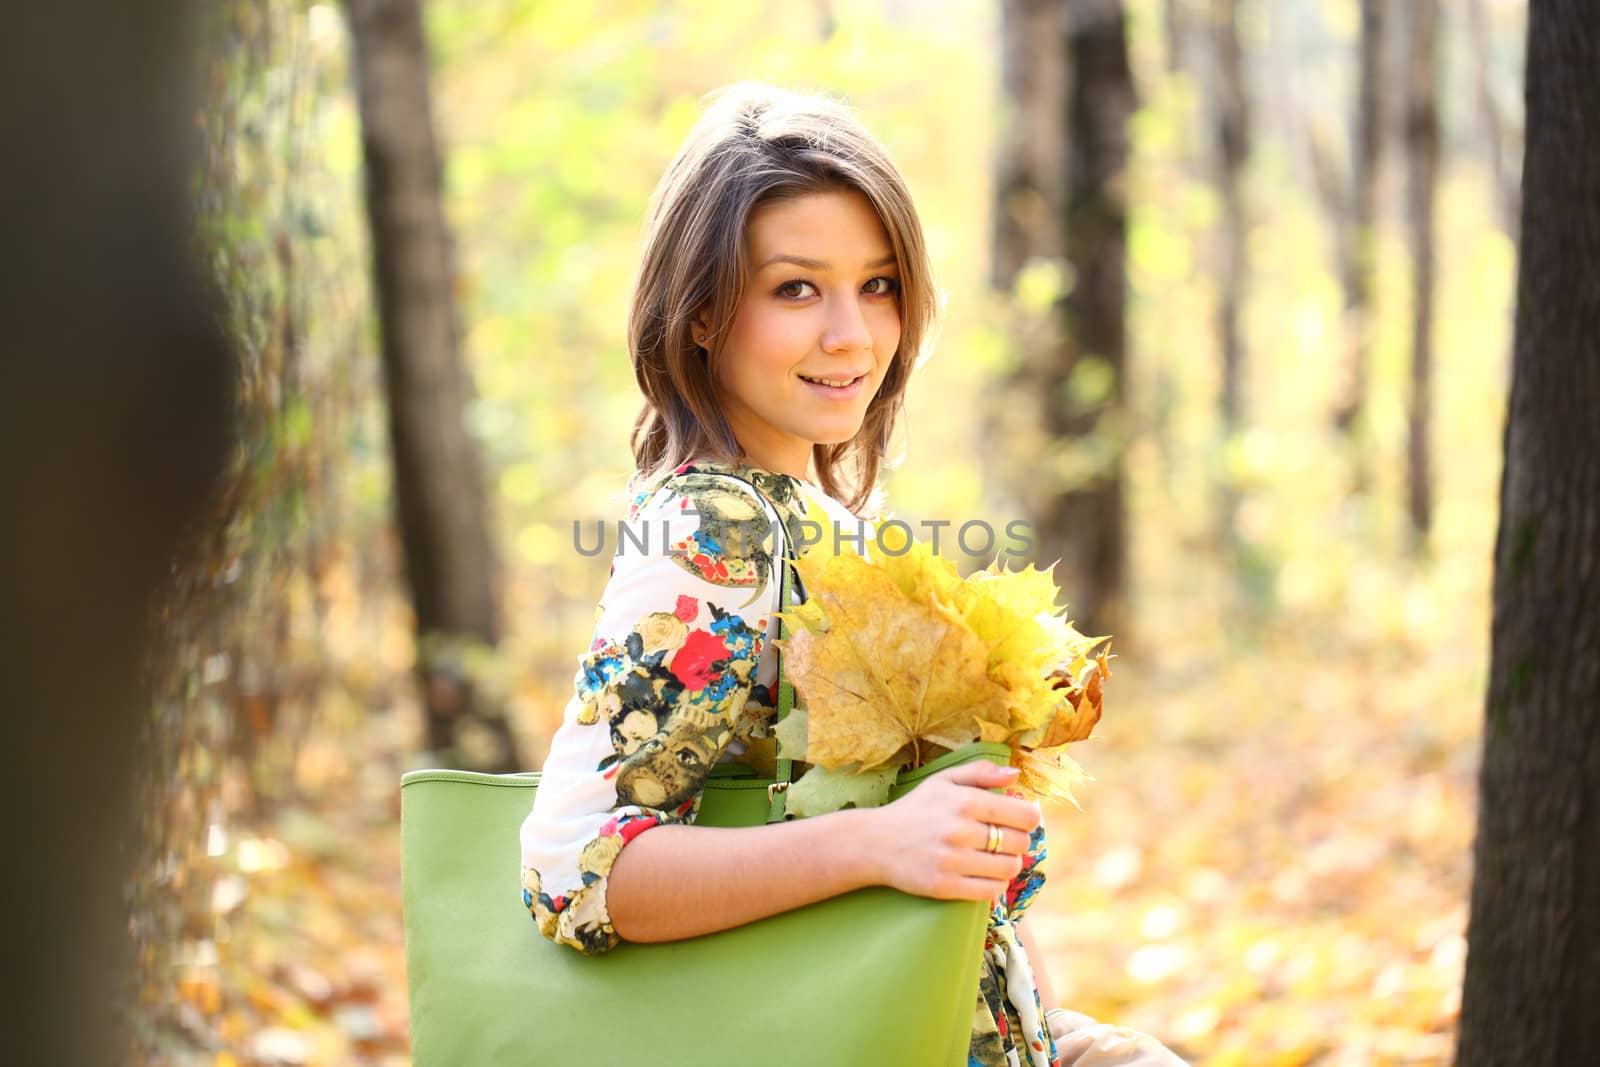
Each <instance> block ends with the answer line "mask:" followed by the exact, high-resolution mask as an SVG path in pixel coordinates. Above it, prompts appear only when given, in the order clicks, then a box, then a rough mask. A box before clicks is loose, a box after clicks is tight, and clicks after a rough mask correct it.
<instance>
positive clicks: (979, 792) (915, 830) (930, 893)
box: [863, 760, 1039, 901]
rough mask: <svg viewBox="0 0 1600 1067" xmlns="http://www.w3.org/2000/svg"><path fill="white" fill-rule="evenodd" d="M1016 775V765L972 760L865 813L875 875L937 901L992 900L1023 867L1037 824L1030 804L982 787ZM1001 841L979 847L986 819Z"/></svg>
mask: <svg viewBox="0 0 1600 1067" xmlns="http://www.w3.org/2000/svg"><path fill="white" fill-rule="evenodd" d="M1016 780H1017V770H1016V768H1015V767H1002V766H1000V765H998V764H995V763H991V762H989V761H988V760H974V761H973V762H971V763H964V764H962V765H961V766H959V767H952V768H950V769H949V770H946V771H940V772H939V773H938V774H935V775H932V776H930V777H929V778H928V779H927V781H924V782H922V783H921V784H919V785H918V786H917V787H916V788H915V789H913V790H912V791H911V792H909V793H907V794H906V795H905V796H903V797H901V798H900V799H899V800H896V801H894V802H893V803H892V804H886V805H884V806H883V807H881V808H869V809H865V810H864V812H863V813H864V814H867V815H869V816H870V818H871V820H872V821H871V823H870V826H871V830H870V833H869V835H868V840H867V841H866V842H865V843H866V845H867V847H868V849H869V855H870V857H871V859H872V862H873V864H874V871H875V875H876V877H875V879H874V880H875V881H877V882H879V883H881V884H883V885H890V886H893V887H895V888H896V889H899V890H901V891H902V892H906V893H912V894H915V895H917V896H922V897H934V898H937V899H940V900H989V901H992V900H995V899H996V898H998V897H999V896H1000V895H1001V894H1002V893H1004V892H1005V891H1006V888H1007V887H1008V886H1009V885H1010V883H1011V879H1013V878H1015V877H1016V875H1017V872H1018V871H1020V870H1021V869H1022V856H1023V854H1024V853H1025V852H1027V850H1028V836H1029V835H1030V834H1031V833H1032V832H1033V829H1034V827H1036V826H1038V825H1039V808H1038V806H1037V805H1036V804H1033V803H1030V802H1029V801H1026V800H1019V799H1017V798H1016V797H1008V796H1004V795H1001V794H997V793H990V792H988V790H990V789H996V788H1000V787H1004V786H1008V785H1010V784H1012V783H1013V782H1015V781H1016ZM990 824H993V825H995V826H998V827H1000V831H1001V838H1000V848H999V851H997V852H992V853H991V852H987V851H985V846H986V845H987V844H988V843H989V826H990Z"/></svg>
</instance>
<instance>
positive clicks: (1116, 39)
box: [1037, 0, 1136, 633]
mask: <svg viewBox="0 0 1600 1067" xmlns="http://www.w3.org/2000/svg"><path fill="white" fill-rule="evenodd" d="M1067 11H1068V27H1067V29H1068V39H1067V47H1068V56H1069V58H1068V68H1069V71H1070V85H1071V101H1070V106H1069V110H1068V113H1067V196H1066V205H1065V216H1064V222H1063V227H1062V228H1063V230H1064V233H1065V247H1066V254H1067V262H1068V263H1069V264H1070V266H1071V268H1072V275H1073V278H1074V284H1073V287H1072V289H1071V290H1070V291H1069V292H1068V293H1067V296H1066V300H1065V303H1064V306H1063V326H1064V329H1063V331H1062V332H1063V336H1064V341H1063V343H1062V344H1060V345H1058V346H1056V347H1055V348H1054V349H1053V350H1052V351H1051V352H1050V353H1048V356H1049V359H1050V362H1049V363H1048V364H1047V365H1046V366H1045V367H1044V368H1043V369H1044V374H1045V381H1046V385H1045V388H1044V390H1043V391H1042V393H1041V395H1042V396H1043V397H1044V398H1045V401H1044V402H1045V430H1046V433H1047V434H1049V436H1050V438H1051V439H1052V440H1053V441H1054V442H1056V443H1057V447H1058V448H1061V447H1063V446H1064V447H1065V448H1066V449H1068V450H1072V451H1069V452H1068V453H1067V454H1075V455H1076V456H1078V457H1086V458H1085V459H1083V460H1082V461H1081V462H1080V463H1079V464H1077V466H1078V473H1077V475H1076V476H1075V477H1074V478H1073V480H1072V481H1071V482H1069V483H1068V484H1065V485H1062V486H1059V487H1058V488H1057V491H1056V492H1054V493H1053V494H1052V495H1051V496H1050V497H1049V498H1048V499H1047V500H1046V501H1045V502H1044V504H1043V506H1042V508H1041V509H1040V514H1039V520H1038V524H1037V535H1038V540H1039V542H1040V544H1041V547H1042V549H1043V552H1042V558H1044V559H1047V560H1049V559H1054V558H1056V557H1059V558H1060V559H1061V560H1062V561H1063V565H1064V571H1065V573H1064V578H1065V582H1066V584H1065V588H1066V589H1067V596H1068V600H1069V602H1071V601H1073V600H1075V601H1076V603H1075V610H1074V612H1073V614H1074V616H1075V618H1077V619H1078V620H1079V622H1080V624H1081V625H1082V627H1083V628H1084V631H1085V632H1086V633H1087V632H1093V633H1119V632H1122V631H1123V630H1124V628H1125V624H1126V622H1127V618H1126V608H1125V598H1126V590H1127V579H1128V555H1127V528H1126V527H1127V519H1126V503H1125V500H1124V491H1123V475H1122V456H1123V452H1124V450H1125V445H1126V436H1127V432H1128V430H1127V416H1126V413H1125V409H1124V388H1125V385H1124V383H1125V378H1126V360H1127V328H1126V308H1127V245H1128V207H1127V186H1126V172H1127V165H1128V120H1129V118H1130V117H1131V116H1132V114H1133V111H1134V107H1135V104H1136V100H1135V95H1134V87H1133V76H1132V71H1131V70H1130V68H1129V64H1128V40H1127V25H1126V23H1127V20H1126V15H1125V13H1124V11H1123V7H1122V4H1121V2H1120V0H1075V2H1074V3H1071V4H1069V5H1067Z"/></svg>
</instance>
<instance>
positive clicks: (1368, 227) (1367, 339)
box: [1333, 0, 1387, 484]
mask: <svg viewBox="0 0 1600 1067" xmlns="http://www.w3.org/2000/svg"><path fill="white" fill-rule="evenodd" d="M1386 5H1387V0H1361V58H1360V67H1359V71H1358V74H1357V88H1356V122H1355V145H1354V151H1353V153H1352V166H1351V172H1350V189H1349V203H1350V208H1349V210H1350V215H1349V222H1348V232H1347V235H1346V237H1345V239H1344V241H1343V242H1341V243H1342V245H1343V247H1344V249H1345V255H1344V262H1343V263H1342V264H1341V265H1340V269H1341V273H1342V274H1343V275H1344V279H1343V280H1344V317H1345V334H1346V337H1347V341H1346V346H1345V364H1344V366H1343V367H1342V368H1340V372H1341V378H1340V382H1339V391H1338V396H1337V398H1336V400H1335V404H1334V416H1333V417H1334V423H1335V424H1336V425H1337V426H1338V427H1339V428H1340V429H1341V430H1344V431H1345V432H1346V433H1353V431H1354V429H1355V425H1356V421H1357V420H1358V419H1359V418H1360V417H1361V412H1362V409H1363V408H1364V407H1365V405H1366V401H1367V376H1368V375H1367V367H1368V363H1369V362H1370V360H1369V353H1370V351H1371V347H1372V322H1373V314H1372V272H1373V256H1374V249H1375V246H1376V240H1375V237H1376V234H1375V232H1374V231H1375V229H1376V226H1377V216H1378V168H1379V166H1380V165H1381V162H1382V156H1383V122H1384V116H1383V49H1384V37H1385V31H1386V24H1385V23H1386V18H1387V12H1386V10H1385V8H1386ZM1358 447H1359V445H1358ZM1357 466H1358V472H1357V483H1358V484H1364V483H1365V481H1366V476H1365V457H1362V456H1358V457H1357Z"/></svg>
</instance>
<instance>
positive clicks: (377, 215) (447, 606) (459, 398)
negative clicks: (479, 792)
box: [348, 0, 517, 771]
mask: <svg viewBox="0 0 1600 1067" xmlns="http://www.w3.org/2000/svg"><path fill="white" fill-rule="evenodd" d="M348 7H349V11H350V24H351V33H352V37H353V40H354V45H355V70H356V88H357V93H358V97H359V102H360V108H361V129H362V143H363V147H364V149H365V155H366V175H367V215H368V219H369V221H370V224H371V229H372V253H373V271H374V277H375V283H376V290H377V300H378V312H379V320H380V322H381V324H382V332H383V367H384V381H385V385H386V387H387V390H388V395H389V433H390V442H391V445H392V447H393V452H394V480H395V500H396V504H397V510H398V513H399V526H400V537H401V541H402V543H403V545H404V547H405V557H406V573H407V576H408V578H409V580H410V585H411V596H412V601H413V604H414V606H415V610H416V626H417V638H418V641H417V649H418V653H417V672H418V676H419V680H420V682H421V684H422V691H423V695H424V700H425V702H426V705H427V718H428V747H429V749H430V750H431V751H430V755H431V756H432V758H434V759H436V760H439V761H440V762H443V763H447V764H450V765H453V766H459V767H471V768H476V769H482V770H494V771H506V770H513V769H515V767H516V764H517V757H516V751H515V746H514V744H513V741H512V735H511V731H510V728H509V725H508V724H507V721H506V718H505V713H504V709H503V708H501V707H499V706H497V705H496V703H495V702H494V700H493V699H492V698H491V696H490V694H489V693H488V692H486V691H485V689H484V687H483V686H481V685H477V684H475V682H474V678H473V673H474V672H473V670H472V666H471V665H472V664H474V663H476V662H479V659H480V658H479V656H478V655H476V654H475V652H474V650H479V651H481V650H482V649H483V648H484V646H488V647H489V648H492V647H493V646H494V645H495V644H496V642H497V641H498V640H499V620H498V615H497V605H496V603H495V596H494V573H495V569H496V566H495V560H494V555H493V547H492V543H491V540H490V535H489V525H488V503H487V499H486V496H485V492H484V485H483V473H482V468H481V461H480V458H479V455H478V451H477V446H476V445H475V443H474V442H473V440H472V438H471V437H470V436H469V435H468V433H467V430H466V427H465V425H464V423H463V414H464V411H465V405H466V401H467V399H468V397H469V395H470V392H471V383H470V381H469V380H468V377H467V373H466V370H465V368H464V367H463V366H462V363H461V358H460V354H459V351H458V347H459V341H458V333H459V331H458V328H457V320H456V308H455V302H454V298H453V293H452V284H453V281H454V270H453V263H452V259H453V253H452V250H451V246H450V234H449V230H448V228H447V226H446V223H445V218H444V210H443V206H442V204H441V197H440V162H439V153H438V149H437V147H436V146H435V142H434V133H433V117H432V114H433V113H432V104H431V100H430V96H429V89H428V58H427V49H426V46H425V44H424V38H423V30H422V16H421V11H420V10H419V6H418V0H349V3H348Z"/></svg>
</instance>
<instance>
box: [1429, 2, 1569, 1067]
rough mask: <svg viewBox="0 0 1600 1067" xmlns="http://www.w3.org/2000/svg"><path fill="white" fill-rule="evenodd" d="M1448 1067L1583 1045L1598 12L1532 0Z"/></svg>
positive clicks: (1564, 1052)
mask: <svg viewBox="0 0 1600 1067" xmlns="http://www.w3.org/2000/svg"><path fill="white" fill-rule="evenodd" d="M1528 30H1529V33H1528V65H1527V72H1528V73H1527V104H1528V106H1527V155H1526V158H1525V162H1524V170H1523V174H1524V179H1523V204H1524V210H1523V215H1522V225H1521V232H1522V250H1521V260H1520V265H1519V268H1518V271H1519V278H1518V287H1517V294H1518V295H1517V316H1516V340H1515V351H1514V355H1513V361H1512V380H1511V401H1510V406H1509V412H1508V417H1507V422H1506V435H1505V474H1504V480H1503V482H1502V484H1501V489H1500V532H1499V536H1498V538H1497V540H1496V544H1495V579H1494V630H1493V650H1492V664H1491V668H1490V676H1489V693H1488V709H1487V721H1486V724H1485V731H1484V748H1483V769H1482V772H1481V778H1480V782H1479V801H1478V836H1477V843H1476V846H1475V849H1474V861H1475V873H1474V878H1473V886H1472V919H1471V923H1470V928H1469V930H1468V934H1467V942H1468V952H1467V967H1466V982H1465V988H1464V992H1463V998H1462V1005H1461V1038H1460V1045H1459V1049H1458V1059H1457V1063H1458V1064H1459V1067H1509V1065H1518V1067H1546V1065H1549V1067H1554V1065H1557V1064H1576V1063H1590V1062H1593V1060H1594V1057H1595V1050H1596V1049H1600V1010H1596V1005H1600V418H1597V417H1596V410H1595V401H1596V398H1597V397H1600V331H1597V330H1596V328H1595V327H1596V323H1600V195H1597V192H1596V191H1597V190H1600V78H1596V77H1595V74H1594V72H1595V71H1596V70H1600V5H1597V4H1595V3H1594V2H1593V0H1588V2H1579V0H1533V4H1532V8H1531V10H1530V13H1529V27H1528Z"/></svg>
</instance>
